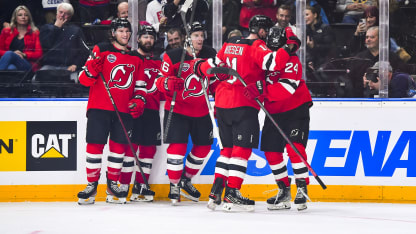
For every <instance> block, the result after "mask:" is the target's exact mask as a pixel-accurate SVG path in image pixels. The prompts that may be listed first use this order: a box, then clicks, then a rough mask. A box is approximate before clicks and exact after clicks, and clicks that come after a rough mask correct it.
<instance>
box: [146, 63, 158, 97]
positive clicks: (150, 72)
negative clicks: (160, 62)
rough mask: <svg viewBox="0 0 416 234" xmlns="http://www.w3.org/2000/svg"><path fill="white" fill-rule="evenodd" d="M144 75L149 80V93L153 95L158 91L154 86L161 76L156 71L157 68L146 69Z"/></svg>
mask: <svg viewBox="0 0 416 234" xmlns="http://www.w3.org/2000/svg"><path fill="white" fill-rule="evenodd" d="M144 74H145V75H146V77H147V79H146V82H147V87H146V88H147V92H148V93H153V92H155V91H156V85H155V84H154V83H155V82H154V81H155V79H156V77H157V76H158V74H159V70H157V69H155V68H145V69H144Z"/></svg>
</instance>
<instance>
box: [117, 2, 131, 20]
mask: <svg viewBox="0 0 416 234" xmlns="http://www.w3.org/2000/svg"><path fill="white" fill-rule="evenodd" d="M128 17H129V3H128V2H120V3H119V4H118V5H117V18H128Z"/></svg>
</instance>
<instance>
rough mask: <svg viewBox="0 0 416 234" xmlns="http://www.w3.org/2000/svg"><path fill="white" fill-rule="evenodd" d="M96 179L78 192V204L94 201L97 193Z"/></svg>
mask: <svg viewBox="0 0 416 234" xmlns="http://www.w3.org/2000/svg"><path fill="white" fill-rule="evenodd" d="M97 187H98V181H95V182H89V183H88V184H87V187H86V188H85V189H84V190H82V191H81V192H79V193H78V195H77V196H78V204H79V205H90V204H94V203H95V196H96V195H97Z"/></svg>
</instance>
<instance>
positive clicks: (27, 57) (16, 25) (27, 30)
mask: <svg viewBox="0 0 416 234" xmlns="http://www.w3.org/2000/svg"><path fill="white" fill-rule="evenodd" d="M0 56H1V58H0V70H19V71H30V70H31V69H32V70H36V69H37V64H36V62H37V61H38V60H39V59H40V57H41V56H42V47H41V45H40V41H39V30H38V29H37V28H36V26H35V25H34V23H33V19H32V15H31V14H30V11H29V9H28V8H27V7H25V6H23V5H21V6H18V7H17V8H16V9H15V10H14V12H13V15H12V19H11V21H10V27H7V28H4V29H3V30H2V31H1V34H0Z"/></svg>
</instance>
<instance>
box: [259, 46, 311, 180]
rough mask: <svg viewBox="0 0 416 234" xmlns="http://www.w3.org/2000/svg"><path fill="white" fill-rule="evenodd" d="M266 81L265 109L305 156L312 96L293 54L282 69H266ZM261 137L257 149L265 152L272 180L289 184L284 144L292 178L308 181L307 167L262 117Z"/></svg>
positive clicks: (273, 127) (267, 120)
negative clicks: (293, 176)
mask: <svg viewBox="0 0 416 234" xmlns="http://www.w3.org/2000/svg"><path fill="white" fill-rule="evenodd" d="M266 82H267V85H266V92H265V93H266V97H265V100H264V106H265V108H266V109H267V111H269V113H270V114H271V115H272V116H273V118H274V120H275V121H276V123H277V124H278V125H279V127H280V128H281V129H282V130H283V132H284V133H285V134H286V135H287V136H288V137H289V139H290V140H291V141H292V142H293V144H294V145H295V147H296V148H297V149H298V150H299V152H300V153H301V154H302V156H303V157H304V158H305V159H307V155H306V152H305V147H306V144H307V141H308V135H309V119H310V118H309V108H310V107H311V106H312V98H311V95H310V93H309V90H308V88H307V86H306V83H305V81H304V80H303V79H302V65H301V63H300V61H299V58H298V57H297V55H296V54H293V55H291V56H290V59H289V61H288V62H287V63H286V65H285V67H284V68H282V69H280V70H278V71H275V72H269V73H268V74H267V79H266ZM261 139H262V140H261V150H262V151H264V152H265V156H266V159H267V161H268V162H269V164H270V167H271V169H272V171H273V175H274V177H275V180H276V181H279V180H281V181H283V182H284V183H285V184H286V186H289V184H290V183H289V180H288V174H287V168H286V164H285V163H283V162H284V160H283V151H284V148H285V147H286V150H287V153H288V156H289V158H290V161H291V163H292V167H293V172H294V175H295V178H296V179H305V180H306V182H307V184H309V172H308V168H307V167H306V166H305V164H304V163H303V162H302V160H301V159H300V158H299V156H297V154H296V153H295V151H294V150H293V149H292V147H290V145H289V144H287V142H286V141H285V140H284V138H283V137H282V136H281V134H280V133H279V132H278V130H277V129H276V127H275V126H273V123H272V122H271V121H270V119H269V118H265V120H264V126H263V130H262V136H261Z"/></svg>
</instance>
